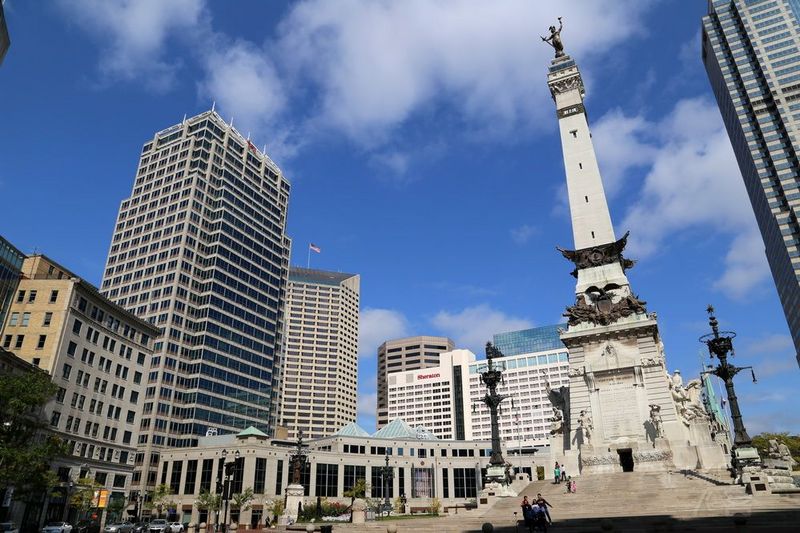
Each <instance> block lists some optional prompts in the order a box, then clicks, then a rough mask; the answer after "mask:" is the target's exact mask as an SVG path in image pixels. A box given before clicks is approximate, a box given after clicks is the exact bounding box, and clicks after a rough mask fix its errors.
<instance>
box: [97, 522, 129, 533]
mask: <svg viewBox="0 0 800 533" xmlns="http://www.w3.org/2000/svg"><path fill="white" fill-rule="evenodd" d="M103 532H104V533H132V532H133V524H131V523H130V522H117V523H115V524H109V525H107V526H106V528H105V529H104V530H103Z"/></svg>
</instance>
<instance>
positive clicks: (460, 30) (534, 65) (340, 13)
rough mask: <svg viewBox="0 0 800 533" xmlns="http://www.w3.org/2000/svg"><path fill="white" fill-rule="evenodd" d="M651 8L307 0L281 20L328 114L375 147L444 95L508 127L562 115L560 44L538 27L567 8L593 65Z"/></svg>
mask: <svg viewBox="0 0 800 533" xmlns="http://www.w3.org/2000/svg"><path fill="white" fill-rule="evenodd" d="M650 5H651V2H642V1H639V0H627V1H620V0H614V1H610V0H608V1H593V2H580V3H570V4H561V3H559V4H555V3H553V4H544V3H540V2H529V1H527V0H505V1H500V2H486V3H480V2H478V3H476V2H473V1H469V0H450V1H428V0H402V1H385V2H365V1H358V0H339V1H331V0H324V1H323V0H307V1H305V2H302V3H300V4H298V5H296V6H295V7H294V8H293V9H292V11H291V12H290V14H289V15H288V17H287V18H286V20H285V21H284V22H283V24H282V25H281V34H282V37H281V39H280V41H279V47H280V50H281V53H280V56H281V57H284V58H286V62H287V70H290V71H292V72H294V73H295V74H296V75H298V76H300V77H305V78H306V79H309V78H310V79H311V80H313V82H314V83H315V84H316V85H317V86H318V90H319V91H320V92H321V94H322V96H321V100H322V101H321V113H322V115H321V117H320V119H321V122H322V123H323V124H325V125H327V126H330V127H332V128H334V129H336V130H339V131H343V132H345V133H347V134H349V135H350V136H351V137H353V138H356V139H358V140H360V141H361V142H364V143H366V144H375V143H380V142H381V140H382V139H384V138H385V136H386V135H387V133H389V132H390V131H391V130H392V128H394V127H396V126H398V125H400V124H402V123H403V122H404V121H406V120H407V119H408V118H409V117H411V116H412V115H413V114H414V113H417V112H421V111H424V110H425V109H426V107H427V106H429V105H430V104H431V103H433V102H434V101H436V102H437V103H444V104H446V105H449V106H453V108H455V109H456V110H457V111H458V112H459V114H460V115H461V116H463V117H464V118H466V119H468V120H469V121H470V123H471V124H472V125H473V126H476V125H477V126H478V129H481V130H488V131H507V130H508V129H509V128H513V127H515V126H517V125H520V124H521V125H530V124H533V123H536V122H537V121H538V119H543V118H545V117H547V118H550V114H551V113H552V110H551V109H550V108H549V107H547V106H542V105H541V102H542V101H545V100H546V99H547V98H548V95H547V87H546V84H545V83H544V81H543V78H542V76H543V72H544V69H545V68H546V66H547V64H548V62H549V60H550V59H551V58H552V50H551V49H550V48H549V47H548V46H546V45H545V44H544V43H542V42H541V40H540V39H539V36H538V35H537V32H538V33H541V34H544V33H546V32H547V30H546V29H547V26H548V25H550V24H551V23H555V21H556V18H557V16H559V15H563V17H564V32H563V39H564V43H565V47H566V50H567V51H568V52H569V53H571V54H574V55H575V56H577V57H581V58H582V59H585V60H586V61H587V62H588V61H589V60H590V58H591V56H592V55H593V54H594V55H595V56H599V55H601V54H602V53H604V52H606V51H607V50H609V49H610V48H611V47H613V46H615V45H617V44H619V43H620V42H624V41H625V40H626V39H628V38H630V37H631V35H633V34H635V33H637V32H641V31H642V28H643V25H642V24H641V15H642V13H643V12H644V11H646V10H647V9H648V8H649V6H650ZM542 122H544V121H542ZM548 123H549V122H548Z"/></svg>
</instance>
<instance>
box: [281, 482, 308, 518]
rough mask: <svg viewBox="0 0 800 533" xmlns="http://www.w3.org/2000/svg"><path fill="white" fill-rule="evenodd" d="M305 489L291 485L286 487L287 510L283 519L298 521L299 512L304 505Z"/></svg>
mask: <svg viewBox="0 0 800 533" xmlns="http://www.w3.org/2000/svg"><path fill="white" fill-rule="evenodd" d="M304 494H305V489H303V486H302V485H294V484H293V485H289V486H288V487H286V510H285V511H284V512H283V516H281V518H283V517H284V516H285V517H288V518H291V520H292V522H296V521H297V510H298V508H299V507H300V506H301V505H302V504H303V497H304Z"/></svg>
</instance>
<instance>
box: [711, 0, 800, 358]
mask: <svg viewBox="0 0 800 533" xmlns="http://www.w3.org/2000/svg"><path fill="white" fill-rule="evenodd" d="M708 5H709V12H708V15H707V16H706V17H704V18H703V45H702V46H703V49H702V56H703V62H704V63H705V67H706V71H707V73H708V78H709V80H710V82H711V87H712V89H713V91H714V95H715V96H716V99H717V103H718V105H719V109H720V112H721V113H722V119H723V121H724V122H725V127H726V128H727V130H728V136H729V137H730V140H731V144H732V145H733V150H734V153H735V154H736V160H737V162H738V164H739V169H740V171H741V173H742V178H743V179H744V184H745V187H746V188H747V193H748V195H749V197H750V202H751V204H752V205H753V211H754V212H755V216H756V220H757V222H758V227H759V229H760V231H761V236H762V238H763V240H764V246H765V248H766V254H767V260H768V262H769V266H770V269H771V271H772V277H773V279H774V280H775V286H776V287H777V289H778V295H779V297H780V301H781V304H782V306H783V311H784V314H785V315H786V320H787V322H788V323H789V330H790V331H791V334H792V338H793V339H794V345H795V349H796V351H797V354H798V355H797V357H798V363H799V364H800V225H799V224H798V211H800V165H798V150H800V49H799V48H798V43H800V23H799V22H798V17H799V16H800V2H798V0H760V1H759V0H734V1H731V0H714V1H711V2H709V3H708Z"/></svg>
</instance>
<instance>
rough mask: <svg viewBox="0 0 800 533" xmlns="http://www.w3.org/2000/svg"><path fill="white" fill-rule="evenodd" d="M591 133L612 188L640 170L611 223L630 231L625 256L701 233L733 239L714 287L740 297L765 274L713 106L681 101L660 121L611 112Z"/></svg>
mask: <svg viewBox="0 0 800 533" xmlns="http://www.w3.org/2000/svg"><path fill="white" fill-rule="evenodd" d="M595 130H596V131H598V132H599V133H598V140H599V143H600V146H601V148H600V149H599V150H598V153H599V154H601V163H602V165H601V168H602V169H603V170H604V171H605V168H606V166H607V167H608V169H609V175H610V176H611V183H612V190H613V189H614V187H617V188H618V187H619V186H620V185H621V184H622V182H623V181H624V179H625V177H626V175H628V174H629V173H630V172H631V170H633V169H635V168H637V167H644V169H645V173H646V175H645V177H644V182H643V185H642V188H641V191H640V192H639V193H638V194H637V200H636V201H635V203H634V204H633V205H632V206H631V207H630V208H629V210H628V211H627V213H626V216H625V218H624V219H623V221H622V224H620V225H619V227H620V229H621V230H622V231H624V230H631V239H630V245H629V252H630V255H631V256H632V257H640V258H643V257H647V256H650V255H653V254H655V253H656V252H657V251H658V250H660V249H661V248H662V247H663V246H664V245H665V241H666V240H667V238H668V237H669V236H671V235H675V234H676V233H678V232H682V231H687V230H698V229H702V230H703V231H704V232H705V233H708V232H709V231H711V232H716V233H718V234H723V235H729V236H731V237H732V238H733V240H732V242H731V246H730V250H729V252H728V254H727V257H726V259H725V261H724V266H725V270H724V272H723V273H722V275H721V276H720V278H719V279H718V280H717V281H716V284H715V287H716V288H717V289H719V290H721V291H724V292H725V293H726V294H727V295H728V296H730V297H732V298H740V297H742V296H743V295H745V294H746V293H748V291H750V290H752V289H753V288H755V287H756V286H757V285H759V284H760V283H761V282H762V281H763V280H764V279H765V278H766V277H767V276H768V275H769V271H768V269H767V265H766V260H765V258H764V253H763V245H761V246H760V247H759V241H760V237H759V235H758V232H757V230H756V228H755V219H754V216H753V211H752V208H751V207H750V202H749V200H748V198H747V195H746V192H745V188H744V184H743V183H742V179H741V174H740V172H739V167H738V166H737V164H736V160H735V158H734V155H733V150H732V149H731V146H730V141H729V140H728V135H727V133H726V131H725V128H724V126H723V124H722V120H721V118H720V116H719V111H718V109H717V106H716V105H715V104H714V103H713V102H711V101H709V100H708V99H705V98H688V99H684V100H681V101H679V102H678V103H677V104H676V105H675V107H674V109H673V110H672V111H671V112H670V113H669V114H668V115H667V116H665V117H664V118H663V119H661V120H660V121H649V120H647V119H646V118H644V117H642V116H634V117H627V116H625V115H623V114H622V113H621V112H620V111H618V110H614V111H611V112H609V113H607V114H606V115H605V116H603V117H602V118H601V119H600V121H599V122H598V126H597V127H596V128H595ZM605 151H609V155H603V154H604V153H605ZM602 158H606V159H602ZM618 233H621V231H620V232H618Z"/></svg>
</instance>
